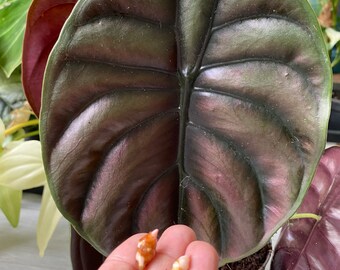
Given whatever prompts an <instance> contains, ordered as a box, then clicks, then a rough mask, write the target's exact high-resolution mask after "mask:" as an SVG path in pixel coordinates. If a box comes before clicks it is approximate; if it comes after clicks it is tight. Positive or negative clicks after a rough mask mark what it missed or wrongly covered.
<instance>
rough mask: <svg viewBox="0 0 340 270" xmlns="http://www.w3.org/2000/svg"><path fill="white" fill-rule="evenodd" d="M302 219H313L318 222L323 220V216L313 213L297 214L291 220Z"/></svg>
mask: <svg viewBox="0 0 340 270" xmlns="http://www.w3.org/2000/svg"><path fill="white" fill-rule="evenodd" d="M300 218H312V219H315V220H316V221H320V220H321V216H318V215H316V214H313V213H295V214H294V215H293V216H292V217H291V218H290V219H300Z"/></svg>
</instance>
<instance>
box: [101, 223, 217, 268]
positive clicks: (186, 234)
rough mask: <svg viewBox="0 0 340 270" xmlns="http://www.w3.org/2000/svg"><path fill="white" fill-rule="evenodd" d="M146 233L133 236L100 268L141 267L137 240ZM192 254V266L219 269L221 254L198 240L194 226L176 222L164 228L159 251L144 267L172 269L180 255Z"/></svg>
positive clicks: (158, 247)
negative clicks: (138, 261) (137, 254)
mask: <svg viewBox="0 0 340 270" xmlns="http://www.w3.org/2000/svg"><path fill="white" fill-rule="evenodd" d="M144 235H145V233H139V234H135V235H133V236H131V237H130V238H128V239H127V240H126V241H125V242H123V243H122V244H121V245H120V246H118V247H117V248H116V249H115V250H114V251H112V253H111V254H110V255H109V256H108V257H107V259H106V260H105V262H104V263H103V264H102V266H101V267H100V268H99V270H114V269H119V270H138V266H137V262H136V252H137V243H138V241H139V239H140V238H142V237H143V236H144ZM183 255H187V256H189V258H190V268H189V269H190V270H216V269H217V268H218V255H217V252H216V250H215V249H214V248H213V247H212V246H211V245H210V244H208V243H206V242H203V241H197V240H196V235H195V233H194V231H193V230H192V229H190V228H189V227H187V226H185V225H174V226H171V227H169V228H168V229H167V230H165V231H164V233H163V234H162V236H161V237H160V239H159V240H158V243H157V248H156V255H155V257H154V258H153V260H152V261H151V262H150V263H149V264H148V265H147V267H146V268H145V270H170V269H171V268H172V264H173V263H174V262H175V261H176V260H177V259H178V258H179V257H181V256H183Z"/></svg>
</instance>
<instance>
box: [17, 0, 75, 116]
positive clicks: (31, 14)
mask: <svg viewBox="0 0 340 270" xmlns="http://www.w3.org/2000/svg"><path fill="white" fill-rule="evenodd" d="M76 2H77V1H76V0H34V1H33V3H32V5H31V7H30V9H29V11H28V16H27V22H26V32H25V37H24V46H23V56H22V83H23V86H24V91H25V94H26V97H27V100H28V102H29V103H30V105H31V107H32V109H33V111H34V113H35V114H36V115H37V116H39V112H40V106H41V91H42V80H43V77H44V72H45V66H46V62H47V58H48V56H49V54H50V52H51V50H52V47H53V46H54V44H55V42H56V41H57V39H58V37H59V33H60V30H61V28H62V26H63V25H64V22H65V21H66V19H67V18H68V16H69V15H70V13H71V11H72V9H73V7H74V5H75V3H76Z"/></svg>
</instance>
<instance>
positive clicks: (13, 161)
mask: <svg viewBox="0 0 340 270" xmlns="http://www.w3.org/2000/svg"><path fill="white" fill-rule="evenodd" d="M12 144H14V146H13V147H12ZM45 183H46V176H45V172H44V167H43V162H42V156H41V145H40V142H39V141H25V142H20V143H18V142H14V143H10V144H9V145H8V146H6V149H5V150H4V151H3V154H2V156H1V157H0V184H1V185H3V186H6V187H9V188H12V189H17V190H24V189H30V188H34V187H39V186H43V185H44V184H45Z"/></svg>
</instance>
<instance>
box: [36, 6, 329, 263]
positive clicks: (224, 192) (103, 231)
mask: <svg viewBox="0 0 340 270" xmlns="http://www.w3.org/2000/svg"><path fill="white" fill-rule="evenodd" d="M330 76H331V69H330V67H329V61H328V57H327V50H326V49H325V46H324V43H323V39H322V36H321V32H320V29H319V26H318V23H317V20H316V18H315V17H314V15H313V12H312V10H311V8H310V6H309V5H308V3H307V2H306V1H305V0H298V1H297V0H285V1H282V0H280V1H278V0H276V1H265V0H246V1H236V0H220V1H215V0H195V1H194V0H179V1H173V0H158V1H156V0H151V1H150V0H140V1H136V0H124V1H123V0H114V1H104V0H96V1H94V0H80V1H79V2H78V3H77V5H76V6H75V8H74V10H73V12H72V14H71V16H70V18H69V20H68V21H67V23H66V25H65V27H64V28H63V31H62V33H61V35H60V38H59V40H58V42H57V44H56V46H55V48H54V49H53V52H52V54H51V56H50V58H49V61H48V65H47V69H46V73H45V79H44V92H43V108H42V111H41V139H42V144H43V148H44V150H43V153H44V162H45V167H46V172H47V175H48V178H49V183H50V186H51V189H52V193H53V196H54V198H55V200H56V202H57V204H58V206H59V208H60V210H61V212H62V213H63V214H64V215H65V216H66V217H67V218H68V219H69V220H70V221H71V222H72V223H73V225H74V227H75V228H76V230H77V231H78V232H79V233H80V234H81V235H82V236H83V237H84V238H86V239H87V240H88V241H89V242H90V243H91V244H92V245H93V246H95V247H96V248H97V249H98V250H99V251H100V252H102V253H103V254H104V255H106V254H108V253H109V252H110V251H111V250H112V249H113V248H114V247H116V246H117V245H118V244H119V243H121V242H122V241H124V240H125V239H126V238H127V237H128V236H130V235H131V234H133V233H136V232H140V231H149V230H151V229H154V228H159V229H160V231H161V232H162V231H163V230H164V229H165V228H167V227H168V226H171V225H172V224H175V223H183V224H187V225H189V226H191V227H192V228H194V230H195V231H196V233H197V237H198V239H201V240H204V241H208V242H210V243H212V244H213V245H214V246H215V247H216V249H217V250H218V252H219V254H220V256H221V264H224V263H225V262H228V261H234V260H237V259H240V258H242V257H245V256H247V255H250V254H252V253H254V252H255V251H257V250H259V249H260V248H261V247H263V246H264V245H265V244H266V243H267V242H268V240H269V239H270V237H271V235H272V234H273V233H274V232H275V231H276V230H277V229H278V228H279V227H280V226H281V225H282V224H283V223H284V222H285V221H286V220H287V219H288V218H289V217H290V216H291V215H292V214H293V213H294V212H295V210H296V209H297V207H298V206H299V204H300V202H301V200H302V198H303V196H304V194H305V192H306V189H307V187H308V185H309V183H310V180H311V178H312V176H313V174H314V170H315V167H316V164H317V163H318V161H319V158H320V156H321V153H322V150H323V148H324V144H325V136H326V130H327V127H326V125H327V119H328V115H329V110H330V101H329V98H330V87H331V80H330Z"/></svg>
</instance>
